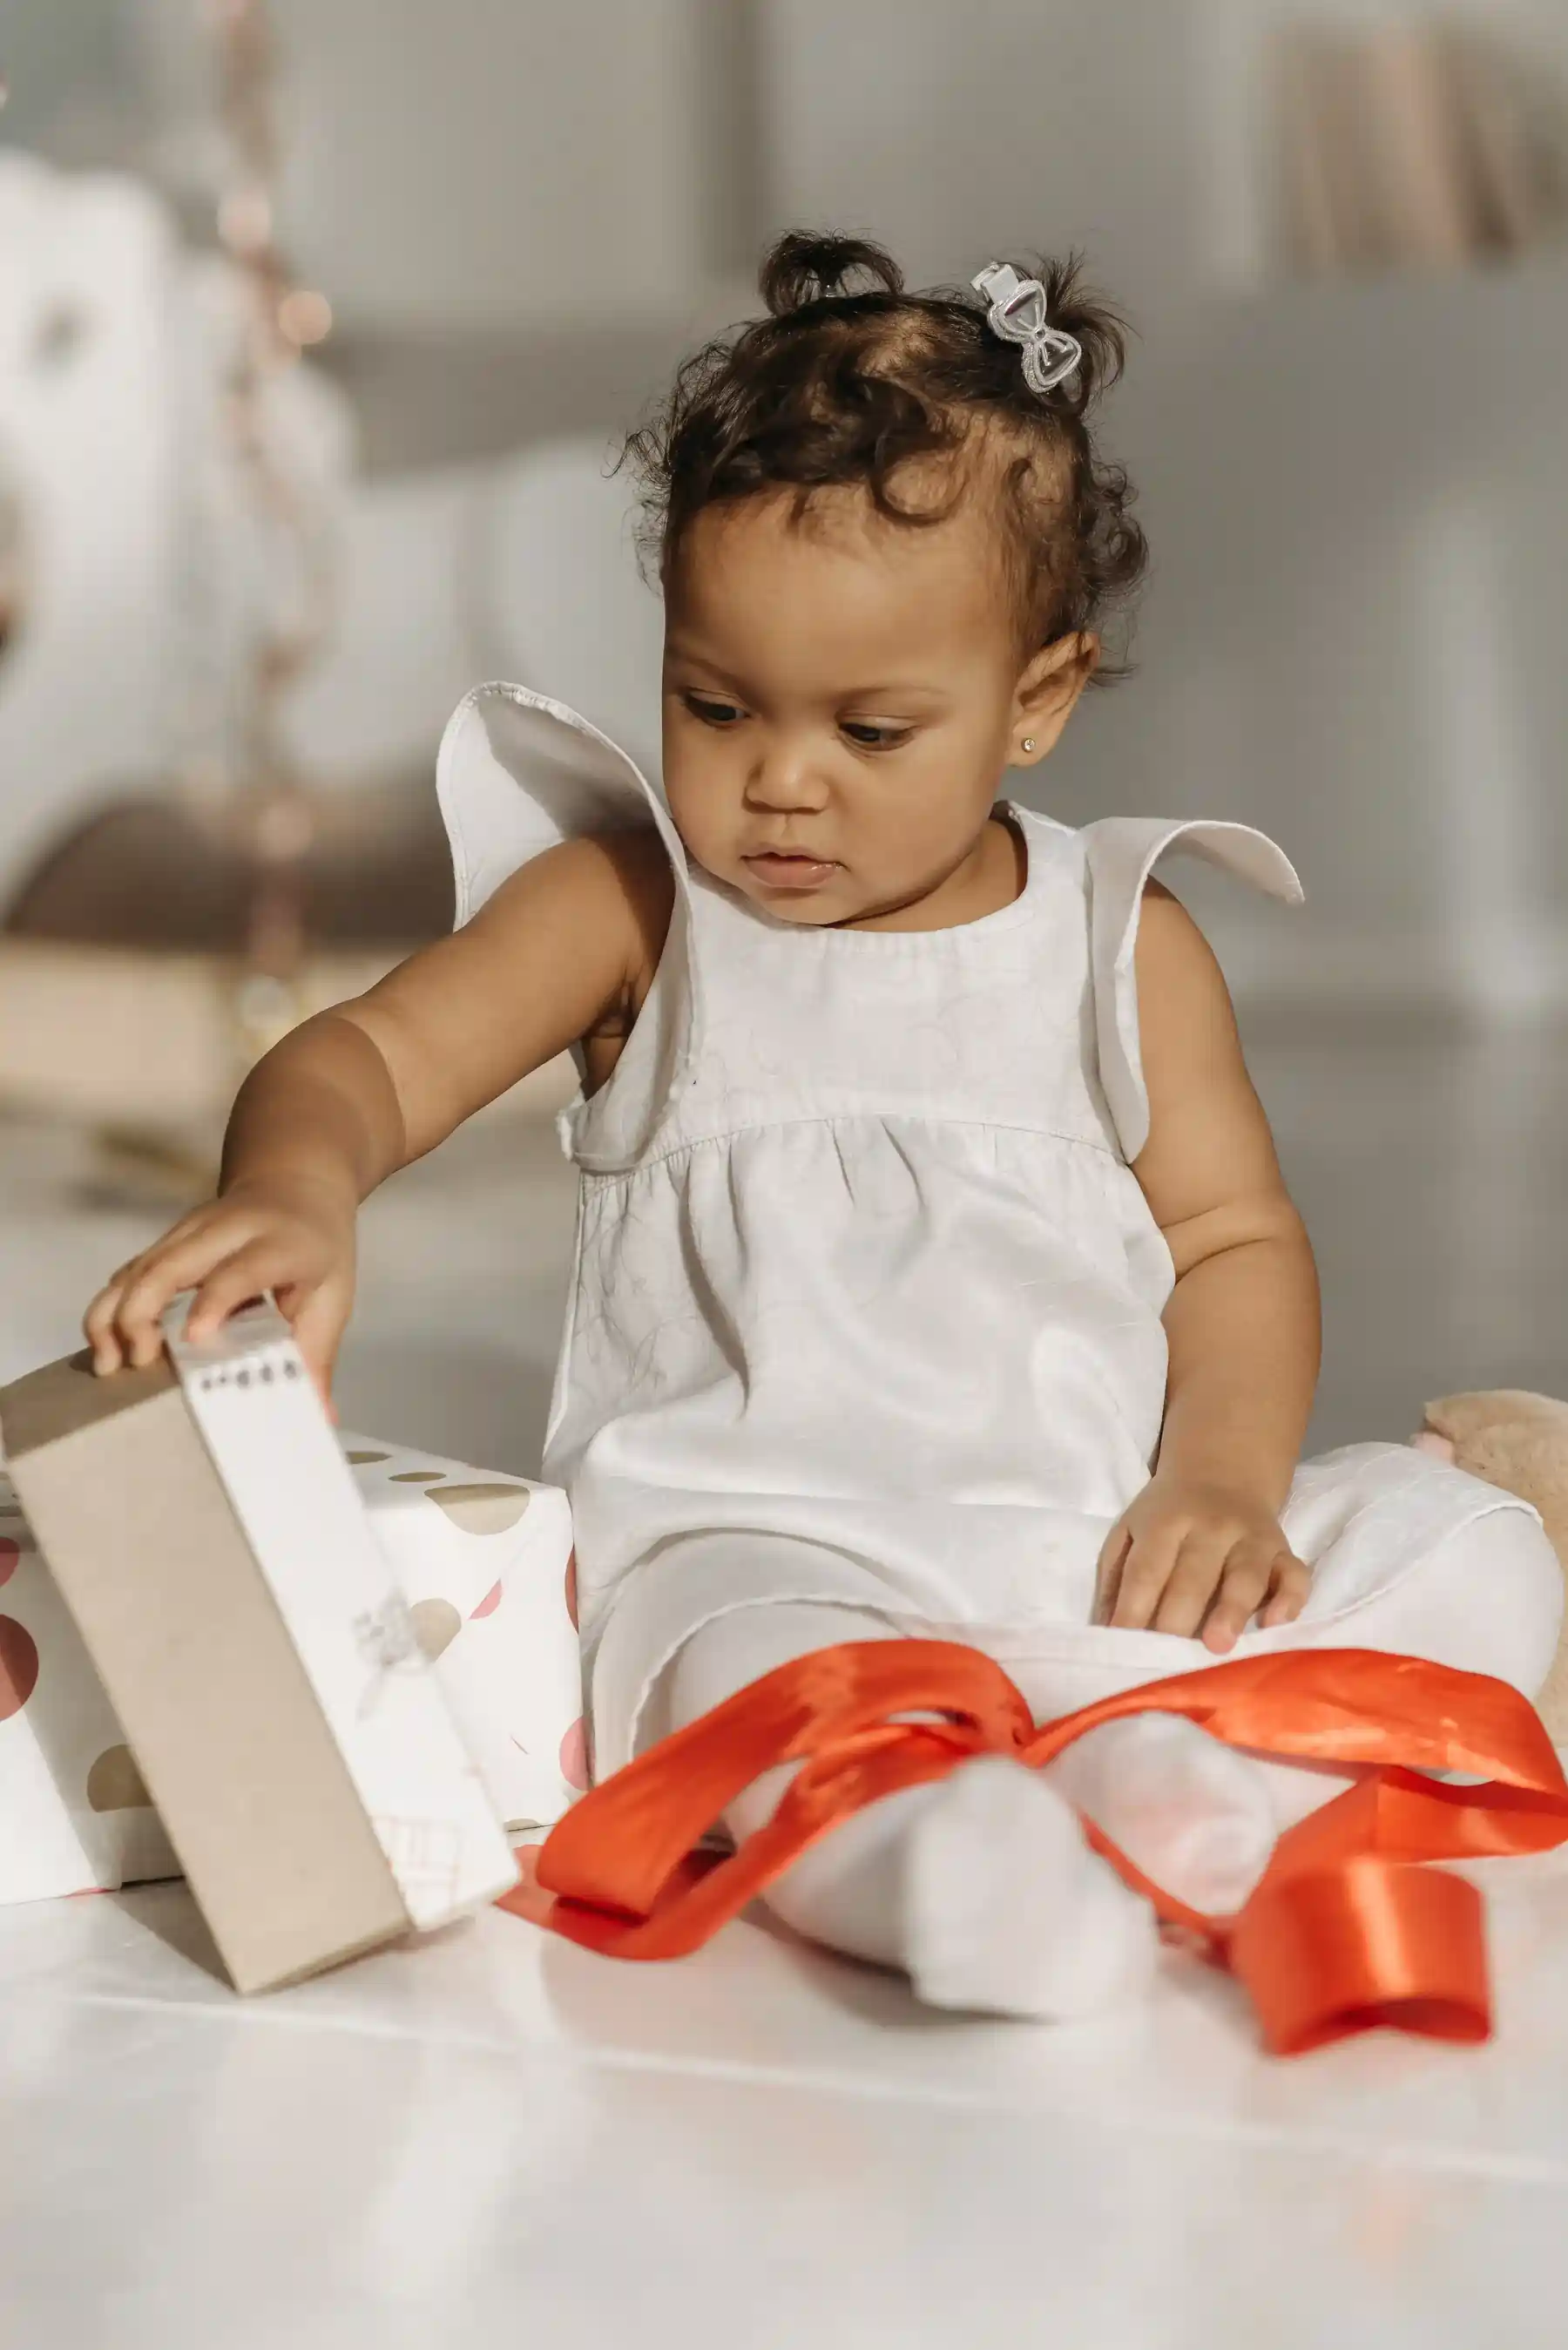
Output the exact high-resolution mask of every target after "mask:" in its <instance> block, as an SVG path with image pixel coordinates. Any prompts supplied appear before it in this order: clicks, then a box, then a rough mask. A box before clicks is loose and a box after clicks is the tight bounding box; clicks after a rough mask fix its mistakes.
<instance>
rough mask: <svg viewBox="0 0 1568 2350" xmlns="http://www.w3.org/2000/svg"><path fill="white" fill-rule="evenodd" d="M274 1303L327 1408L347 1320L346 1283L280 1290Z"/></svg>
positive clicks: (329, 1408)
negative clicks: (292, 1332)
mask: <svg viewBox="0 0 1568 2350" xmlns="http://www.w3.org/2000/svg"><path fill="white" fill-rule="evenodd" d="M277 1302H278V1306H279V1309H280V1311H281V1312H282V1313H284V1314H285V1315H286V1316H287V1317H288V1320H289V1322H290V1323H291V1324H292V1326H293V1329H294V1337H295V1344H296V1346H297V1347H298V1348H299V1351H300V1353H301V1354H302V1355H303V1356H304V1357H305V1367H306V1370H307V1371H308V1372H309V1373H310V1376H311V1378H313V1379H314V1380H315V1382H316V1386H317V1391H318V1393H319V1395H320V1397H321V1400H322V1402H323V1403H324V1404H325V1405H326V1406H327V1410H328V1411H331V1410H332V1377H333V1373H334V1372H335V1371H336V1369H337V1349H338V1347H340V1346H341V1345H342V1343H343V1333H344V1330H345V1329H346V1327H347V1326H348V1308H349V1294H348V1284H347V1283H346V1282H341V1281H324V1282H323V1283H322V1284H321V1286H320V1288H319V1289H312V1290H306V1289H303V1288H299V1287H296V1288H293V1289H289V1290H282V1291H280V1292H279V1293H278V1301H277ZM334 1417H336V1414H334Z"/></svg>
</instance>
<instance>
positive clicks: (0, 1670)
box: [0, 1616, 38, 1721]
mask: <svg viewBox="0 0 1568 2350" xmlns="http://www.w3.org/2000/svg"><path fill="white" fill-rule="evenodd" d="M37 1686H38V1648H37V1643H36V1640H35V1639H34V1638H33V1636H32V1634H31V1632H29V1631H28V1630H27V1628H26V1626H25V1625H23V1624H18V1623H17V1621H16V1617H14V1616H0V1721H9V1720H10V1718H11V1716H12V1715H13V1714H14V1713H20V1712H21V1711H22V1708H23V1707H24V1706H25V1705H26V1702H27V1700H28V1699H29V1698H30V1697H31V1696H32V1694H33V1691H34V1690H36V1688H37Z"/></svg>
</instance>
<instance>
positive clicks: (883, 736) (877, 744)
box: [838, 718, 915, 751]
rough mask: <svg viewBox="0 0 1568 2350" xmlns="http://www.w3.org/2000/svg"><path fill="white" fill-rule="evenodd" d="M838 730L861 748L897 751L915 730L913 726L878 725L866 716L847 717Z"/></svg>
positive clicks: (863, 749) (864, 749) (865, 749)
mask: <svg viewBox="0 0 1568 2350" xmlns="http://www.w3.org/2000/svg"><path fill="white" fill-rule="evenodd" d="M838 731H839V733H841V734H845V735H847V737H848V739H849V740H850V742H851V743H854V744H855V745H856V746H857V749H859V750H862V751H897V750H898V748H899V746H900V745H901V744H902V743H907V742H908V741H909V737H910V735H911V734H912V733H914V731H915V730H914V728H913V727H912V726H877V725H874V724H873V723H871V721H870V720H869V719H865V718H846V719H844V720H843V721H842V722H841V723H840V725H839V729H838Z"/></svg>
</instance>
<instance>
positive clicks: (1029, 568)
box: [622, 230, 1148, 680]
mask: <svg viewBox="0 0 1568 2350" xmlns="http://www.w3.org/2000/svg"><path fill="white" fill-rule="evenodd" d="M1027 274H1031V275H1033V276H1037V277H1038V278H1039V279H1040V280H1041V282H1042V283H1043V285H1044V288H1045V297H1046V306H1047V309H1046V315H1047V317H1049V319H1050V321H1051V324H1052V325H1053V326H1054V327H1058V328H1062V329H1064V331H1065V332H1066V333H1068V334H1070V335H1073V336H1075V337H1076V338H1077V340H1078V342H1079V343H1080V345H1081V346H1082V348H1083V361H1082V364H1081V366H1080V367H1079V368H1078V369H1076V370H1075V373H1074V374H1072V375H1071V376H1069V377H1068V378H1067V379H1066V380H1065V381H1064V382H1063V383H1060V384H1058V385H1057V386H1056V388H1055V389H1054V390H1053V391H1050V392H1048V393H1046V394H1045V395H1044V396H1041V395H1040V394H1038V393H1036V392H1034V391H1032V390H1030V388H1029V386H1028V385H1027V383H1026V382H1025V381H1024V377H1023V366H1022V364H1021V354H1020V351H1019V348H1018V346H1017V345H1016V344H1015V343H1012V342H1007V341H1004V340H1003V339H1002V338H1001V337H1000V336H998V335H996V334H994V333H993V332H992V329H991V328H990V327H989V325H988V324H987V320H986V306H985V305H984V303H982V302H981V300H980V298H979V296H975V295H972V294H970V293H965V292H960V291H957V290H954V289H939V290H938V291H935V292H932V293H923V294H911V293H909V292H908V291H907V290H906V288H905V285H904V279H903V276H902V273H901V271H900V270H899V268H898V265H897V263H896V262H895V261H893V260H892V258H891V257H890V256H889V255H888V254H887V253H885V252H884V251H883V250H882V248H881V247H880V246H879V245H876V244H868V243H867V242H866V241H865V240H863V239H861V238H857V237H848V236H834V235H815V234H810V233H808V232H805V231H801V230H794V231H792V232H791V233H790V234H788V235H785V236H783V237H781V238H780V239H779V240H778V242H777V244H774V247H773V248H772V250H771V251H770V252H769V254H768V255H767V256H766V258H765V259H764V261H763V266H762V271H761V275H760V279H759V284H760V290H761V293H762V296H763V301H764V302H765V304H766V305H767V315H766V316H765V317H761V318H757V319H753V321H751V322H750V323H749V324H748V325H745V326H743V327H742V328H738V329H731V330H730V331H729V332H728V333H726V334H723V335H720V336H717V337H715V338H714V339H713V340H712V341H711V342H710V343H708V344H706V345H705V346H704V347H703V348H702V349H701V350H700V351H697V352H695V353H694V354H693V355H692V356H691V358H690V359H687V360H685V361H684V363H683V364H682V366H681V367H680V370H679V371H678V373H677V375H676V379H675V382H674V385H673V387H672V388H671V390H670V393H669V394H668V396H667V397H666V399H665V400H663V402H662V403H661V405H660V406H659V409H658V410H657V411H656V412H655V413H654V415H653V416H652V418H651V419H650V420H649V421H648V422H647V423H645V424H644V425H643V426H642V427H641V428H640V429H639V431H637V432H633V433H632V434H631V435H630V436H629V437H628V441H627V442H626V445H625V449H624V452H623V458H622V462H623V463H625V462H629V463H630V464H631V465H632V467H633V468H634V470H635V472H636V473H637V475H638V477H639V482H640V484H641V491H642V514H643V530H642V546H643V552H644V556H645V559H646V560H648V561H649V565H650V567H651V568H653V569H654V570H655V571H656V572H657V574H658V576H659V577H660V578H661V579H662V580H664V581H665V582H666V583H668V581H669V580H670V577H671V574H672V571H673V569H674V567H675V565H676V563H677V561H678V559H679V556H680V549H681V546H682V544H683V542H684V540H685V537H686V535H687V533H688V532H689V531H690V529H691V525H692V523H693V522H694V521H695V519H696V517H697V516H698V515H700V514H701V513H702V512H703V510H704V509H705V508H707V507H709V506H714V505H722V504H736V503H738V502H739V501H741V500H742V499H745V498H749V497H754V496H756V495H758V494H765V493H767V492H770V491H780V490H785V491H793V493H794V504H795V510H796V513H797V515H798V514H800V513H802V512H804V510H805V507H806V506H807V505H809V504H810V501H811V499H812V497H813V495H814V494H815V493H816V492H818V491H821V490H825V489H829V488H839V487H845V486H858V487H860V488H862V489H864V490H865V491H866V493H867V494H868V495H869V497H870V499H871V501H872V503H873V504H874V506H875V507H876V510H877V513H878V514H880V515H885V516H886V517H888V519H889V520H891V521H895V522H898V523H902V524H908V525H911V526H914V527H919V526H920V525H929V524H930V523H934V522H940V521H941V520H942V519H943V518H944V517H945V516H946V515H950V513H951V512H952V510H953V507H954V504H956V502H957V500H958V499H959V498H960V497H961V495H962V494H963V492H964V490H965V489H966V488H967V487H968V486H969V484H970V483H971V481H972V480H973V479H974V478H975V473H976V471H977V469H980V470H984V469H985V468H987V467H989V468H990V469H991V471H992V473H994V475H995V480H996V485H997V487H998V489H999V490H1000V492H1001V493H1002V511H1003V514H1004V516H1005V518H1006V522H1007V525H1008V527H1007V530H1006V537H1005V542H1004V553H1005V555H1006V557H1007V562H1008V571H1009V577H1010V583H1011V586H1012V590H1013V593H1014V597H1015V601H1016V607H1017V611H1018V622H1019V636H1020V640H1021V644H1022V646H1023V650H1025V651H1026V652H1027V651H1033V650H1036V649H1037V648H1038V647H1040V646H1041V645H1044V644H1049V643H1052V642H1054V640H1055V639H1058V638H1061V637H1064V636H1070V635H1075V634H1083V633H1087V632H1089V631H1093V632H1095V633H1096V635H1098V634H1101V633H1102V632H1103V630H1104V628H1105V625H1106V619H1107V618H1108V617H1110V616H1111V615H1112V614H1113V613H1114V612H1116V610H1117V609H1125V608H1127V605H1128V604H1129V603H1130V601H1131V599H1132V597H1133V595H1134V593H1135V591H1136V589H1137V586H1138V583H1139V581H1140V580H1141V578H1142V577H1143V574H1144V570H1145V567H1146V566H1147V556H1148V549H1147V541H1146V540H1145V537H1144V535H1143V532H1142V530H1141V529H1140V528H1139V526H1138V525H1137V521H1136V520H1135V519H1134V517H1133V514H1132V511H1131V509H1132V504H1133V495H1134V494H1133V491H1132V489H1131V487H1130V485H1129V484H1128V481H1127V473H1126V472H1125V471H1124V469H1123V468H1122V467H1121V466H1120V465H1116V464H1113V463H1107V462H1106V460H1105V459H1103V458H1102V457H1101V455H1100V454H1099V452H1098V451H1097V449H1096V445H1095V442H1094V439H1093V437H1092V435H1091V432H1090V429H1089V418H1090V416H1091V414H1092V412H1093V411H1094V409H1095V407H1096V403H1097V402H1098V400H1099V399H1100V398H1101V396H1102V394H1103V393H1104V392H1105V390H1106V388H1107V387H1108V386H1109V385H1110V384H1112V383H1114V382H1115V380H1116V377H1117V376H1118V375H1119V373H1120V372H1121V368H1122V364H1123V359H1124V357H1125V351H1126V335H1127V328H1126V324H1125V322H1124V320H1123V319H1122V318H1121V317H1119V315H1118V314H1117V313H1116V311H1115V310H1114V309H1113V308H1111V307H1110V306H1109V305H1108V304H1107V303H1106V302H1104V301H1102V300H1100V299H1099V298H1098V297H1097V296H1096V295H1094V294H1093V293H1091V292H1090V291H1089V290H1088V288H1087V287H1086V286H1085V284H1084V280H1083V275H1082V267H1081V264H1080V262H1079V260H1078V258H1077V256H1075V255H1074V256H1072V257H1070V258H1068V259H1066V260H1064V261H1050V260H1043V261H1037V262H1035V263H1034V264H1033V266H1032V269H1031V270H1030V271H1029V272H1028V273H1027ZM857 279H858V280H859V281H860V283H859V284H858V285H856V284H854V283H853V281H855V280H857ZM960 457H962V458H963V459H964V460H965V461H967V462H965V463H961V464H958V465H956V466H954V468H953V470H952V480H951V484H950V488H949V491H948V494H947V495H946V496H945V497H942V498H939V499H936V500H934V501H933V500H932V499H931V498H930V497H929V496H926V497H924V498H922V499H914V498H911V497H910V496H909V495H907V494H905V490H906V488H907V485H908V484H909V482H910V480H911V478H918V479H919V480H921V481H929V466H927V467H925V468H922V469H921V471H920V473H919V475H918V476H915V477H912V476H911V475H910V474H909V472H908V471H907V470H906V469H907V468H909V466H911V464H915V463H918V461H920V460H928V461H929V460H938V461H941V460H952V459H958V458H960ZM1125 669H1126V663H1125V661H1120V662H1118V661H1109V662H1105V663H1102V665H1101V668H1100V670H1099V671H1098V672H1097V675H1098V676H1099V677H1100V678H1101V679H1107V680H1108V679H1110V678H1114V677H1116V676H1118V675H1121V674H1124V673H1125Z"/></svg>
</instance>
